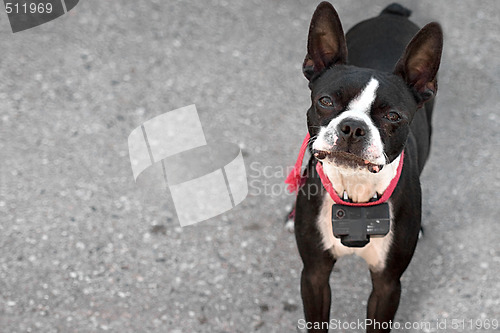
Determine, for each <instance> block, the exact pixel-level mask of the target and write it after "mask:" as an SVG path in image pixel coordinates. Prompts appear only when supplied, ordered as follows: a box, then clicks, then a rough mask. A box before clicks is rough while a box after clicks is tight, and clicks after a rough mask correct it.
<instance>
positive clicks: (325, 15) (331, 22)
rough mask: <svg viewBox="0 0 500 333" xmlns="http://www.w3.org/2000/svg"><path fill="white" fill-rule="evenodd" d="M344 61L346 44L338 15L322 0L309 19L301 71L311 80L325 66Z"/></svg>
mask: <svg viewBox="0 0 500 333" xmlns="http://www.w3.org/2000/svg"><path fill="white" fill-rule="evenodd" d="M346 62H347V46H346V43H345V37H344V31H343V30H342V24H341V23H340V19H339V16H338V14H337V12H336V11H335V8H333V6H332V5H331V4H330V3H328V2H322V3H320V4H319V5H318V7H317V8H316V11H315V12H314V14H313V17H312V19H311V25H310V27H309V37H308V40H307V55H306V58H305V59H304V64H303V65H302V72H303V73H304V75H305V77H306V78H307V79H308V80H311V78H312V77H313V76H314V75H315V74H319V73H321V72H322V71H323V70H324V69H325V68H328V67H330V66H333V65H336V64H345V63H346Z"/></svg>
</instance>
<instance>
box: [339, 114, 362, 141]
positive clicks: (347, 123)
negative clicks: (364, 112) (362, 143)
mask: <svg viewBox="0 0 500 333" xmlns="http://www.w3.org/2000/svg"><path fill="white" fill-rule="evenodd" d="M367 131H368V130H367V128H366V124H365V123H364V122H361V121H359V120H353V119H344V120H343V121H342V122H341V123H340V124H339V133H340V135H341V136H342V137H344V138H345V139H351V140H354V141H357V140H361V139H362V138H363V137H364V136H365V135H366V133H367Z"/></svg>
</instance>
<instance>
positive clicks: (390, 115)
mask: <svg viewBox="0 0 500 333" xmlns="http://www.w3.org/2000/svg"><path fill="white" fill-rule="evenodd" d="M385 118H387V119H389V120H390V121H393V122H396V121H398V120H400V119H401V116H400V115H399V113H397V112H394V111H391V112H389V113H388V114H386V115H385Z"/></svg>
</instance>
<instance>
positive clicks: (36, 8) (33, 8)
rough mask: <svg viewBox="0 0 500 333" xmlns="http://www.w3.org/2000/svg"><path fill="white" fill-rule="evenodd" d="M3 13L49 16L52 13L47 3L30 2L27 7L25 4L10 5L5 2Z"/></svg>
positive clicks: (50, 5) (50, 6)
mask: <svg viewBox="0 0 500 333" xmlns="http://www.w3.org/2000/svg"><path fill="white" fill-rule="evenodd" d="M5 11H6V12H7V14H11V13H14V14H28V13H31V14H35V13H37V14H43V13H47V14H50V13H52V4H51V3H50V2H48V3H34V2H31V3H29V5H28V4H27V3H24V4H22V5H19V4H18V3H12V2H6V3H5Z"/></svg>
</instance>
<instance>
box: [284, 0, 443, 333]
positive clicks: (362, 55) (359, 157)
mask: <svg viewBox="0 0 500 333" xmlns="http://www.w3.org/2000/svg"><path fill="white" fill-rule="evenodd" d="M409 15H410V11H409V10H408V9H406V8H404V7H402V6H401V5H398V4H392V5H390V6H388V7H387V8H385V9H384V10H383V11H382V13H381V14H380V15H379V16H377V17H375V18H372V19H369V20H366V21H363V22H361V23H359V24H357V25H356V26H354V27H353V28H352V29H351V30H350V31H349V32H348V33H347V35H346V36H344V32H343V30H342V25H341V23H340V20H339V17H338V15H337V12H336V11H335V9H334V8H333V6H332V5H331V4H329V3H328V2H322V3H321V4H320V5H319V6H318V7H317V9H316V11H315V12H314V15H313V17H312V20H311V25H310V29H309V37H308V43H307V55H306V57H305V60H304V63H303V73H304V75H305V77H306V78H307V79H308V80H309V88H310V89H311V107H310V108H309V110H308V111H307V126H308V135H307V137H306V139H305V142H304V144H303V147H304V148H303V150H306V149H308V150H309V151H310V152H311V159H310V160H309V162H308V163H307V167H306V168H305V170H304V172H302V173H301V174H300V175H299V176H300V177H299V178H300V179H299V180H297V182H296V184H293V185H294V186H295V187H296V188H297V191H298V193H297V199H296V206H295V236H296V240H297V246H298V249H299V253H300V256H301V258H302V261H303V264H304V267H303V270H302V275H301V295H302V300H303V305H304V313H305V322H306V324H305V326H304V327H307V329H308V331H309V332H327V331H328V328H329V327H328V326H329V325H328V324H329V316H330V297H331V295H330V285H329V278H330V273H331V271H332V269H333V265H334V264H335V262H336V260H337V259H338V258H340V257H342V256H344V255H348V254H356V255H358V256H360V257H362V258H363V259H364V260H365V261H366V263H367V264H368V266H369V270H370V273H371V279H372V285H373V288H372V292H371V294H370V298H369V300H368V309H367V320H366V321H365V323H366V330H367V332H388V331H390V329H391V325H392V324H391V323H392V320H393V319H394V316H395V313H396V310H397V308H398V305H399V299H400V294H401V282H400V278H401V275H402V274H403V272H404V271H405V269H406V268H407V266H408V264H409V263H410V260H411V258H412V256H413V252H414V250H415V247H416V245H417V239H418V236H419V231H420V222H421V201H422V199H421V188H420V181H419V176H420V174H421V172H422V169H423V168H424V164H425V162H426V160H427V158H428V155H429V148H430V137H431V115H432V109H433V97H434V95H435V94H436V91H437V79H436V78H437V72H438V68H439V63H440V60H441V51H442V44H443V34H442V30H441V27H440V25H439V24H438V23H435V22H433V23H429V24H427V25H426V26H425V27H423V28H422V29H420V30H419V29H418V27H417V26H416V25H415V24H414V23H412V22H411V21H410V20H408V17H409ZM302 153H303V151H302ZM302 156H303V154H302ZM299 159H300V158H299ZM300 163H301V161H300ZM300 163H298V164H299V166H300ZM289 178H290V177H289ZM292 178H293V177H292ZM293 182H294V181H293V180H290V179H288V183H289V184H292V183H293ZM292 187H293V186H292ZM377 235H378V236H377Z"/></svg>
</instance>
